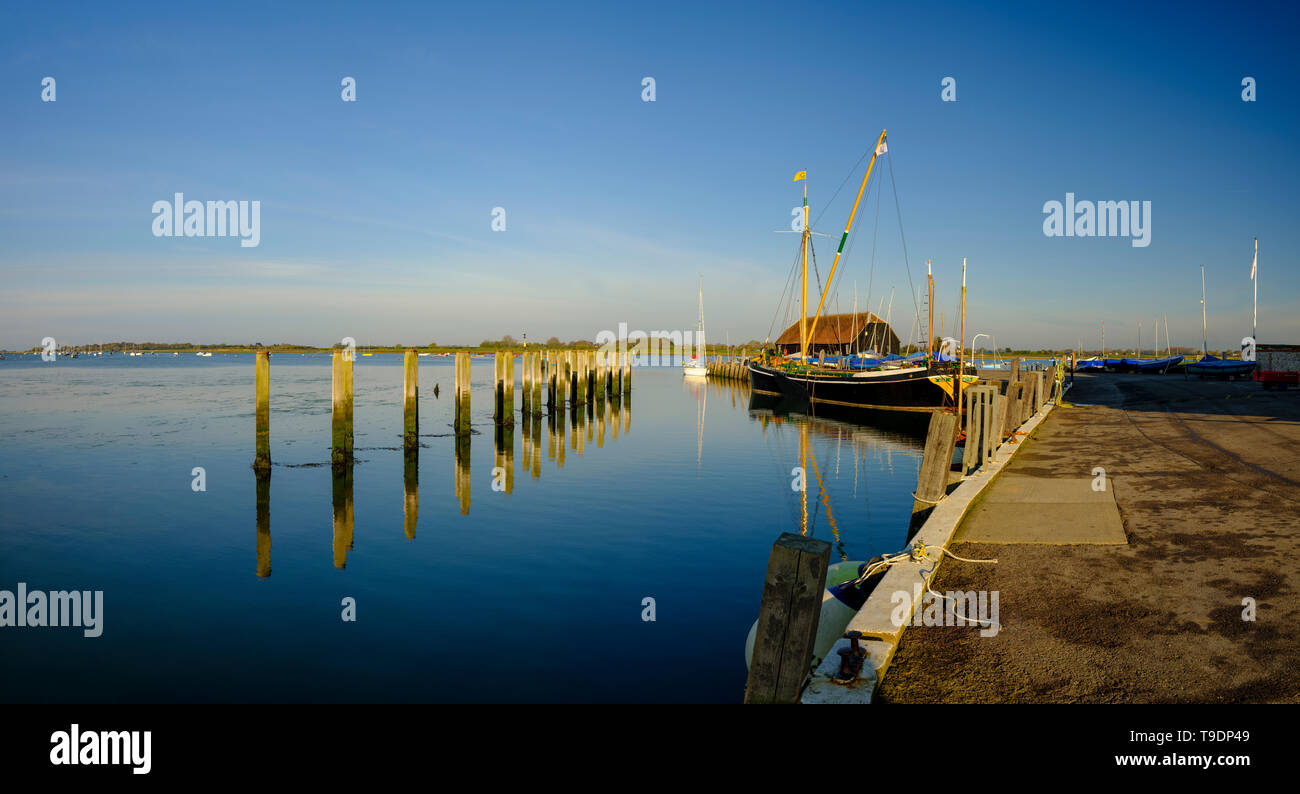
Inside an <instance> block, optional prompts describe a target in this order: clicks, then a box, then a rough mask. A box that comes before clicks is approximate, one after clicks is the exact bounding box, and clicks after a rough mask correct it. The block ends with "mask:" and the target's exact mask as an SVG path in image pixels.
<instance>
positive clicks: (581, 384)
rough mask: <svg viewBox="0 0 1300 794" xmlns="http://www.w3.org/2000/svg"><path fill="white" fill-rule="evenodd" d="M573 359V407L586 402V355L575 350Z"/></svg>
mask: <svg viewBox="0 0 1300 794" xmlns="http://www.w3.org/2000/svg"><path fill="white" fill-rule="evenodd" d="M573 357H574V362H573V364H574V370H573V382H574V399H575V400H576V402H575V405H576V404H579V403H585V402H587V354H586V352H585V351H581V350H575V351H574V352H573Z"/></svg>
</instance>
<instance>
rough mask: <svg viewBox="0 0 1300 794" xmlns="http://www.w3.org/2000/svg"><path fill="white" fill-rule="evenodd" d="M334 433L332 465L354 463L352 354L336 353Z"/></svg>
mask: <svg viewBox="0 0 1300 794" xmlns="http://www.w3.org/2000/svg"><path fill="white" fill-rule="evenodd" d="M332 387H333V403H334V409H333V414H332V418H333V428H332V430H333V432H332V442H331V445H330V446H331V451H330V463H332V464H333V465H335V466H344V465H347V464H349V463H351V462H352V354H351V353H348V352H347V351H343V350H335V351H334V370H333V383H332Z"/></svg>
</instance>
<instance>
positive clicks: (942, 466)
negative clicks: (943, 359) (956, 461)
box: [912, 411, 957, 530]
mask: <svg viewBox="0 0 1300 794" xmlns="http://www.w3.org/2000/svg"><path fill="white" fill-rule="evenodd" d="M956 444H957V415H956V414H955V413H948V412H947V411H935V412H934V413H932V414H930V429H929V431H928V432H927V433H926V437H925V452H924V453H923V456H922V458H921V471H920V473H918V474H917V477H916V491H915V493H913V494H912V519H913V525H914V526H913V527H912V528H913V530H915V529H916V523H917V522H918V521H919V520H920V519H921V518H922V517H923V516H925V515H929V510H930V508H932V507H934V506H935V505H936V504H938V503H939V500H941V499H943V497H944V495H945V494H946V493H947V492H948V472H949V470H951V469H952V452H953V448H954V447H955V446H956Z"/></svg>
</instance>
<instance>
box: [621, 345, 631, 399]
mask: <svg viewBox="0 0 1300 794" xmlns="http://www.w3.org/2000/svg"><path fill="white" fill-rule="evenodd" d="M631 393H632V353H631V351H628V350H624V351H623V394H624V395H629V394H631Z"/></svg>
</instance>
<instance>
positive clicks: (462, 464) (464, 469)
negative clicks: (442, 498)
mask: <svg viewBox="0 0 1300 794" xmlns="http://www.w3.org/2000/svg"><path fill="white" fill-rule="evenodd" d="M469 442H470V437H469V436H468V435H464V436H456V448H455V449H456V474H455V477H456V499H457V500H458V501H459V502H460V514H461V515H463V516H467V515H469V502H470V498H469V497H470V480H469Z"/></svg>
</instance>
